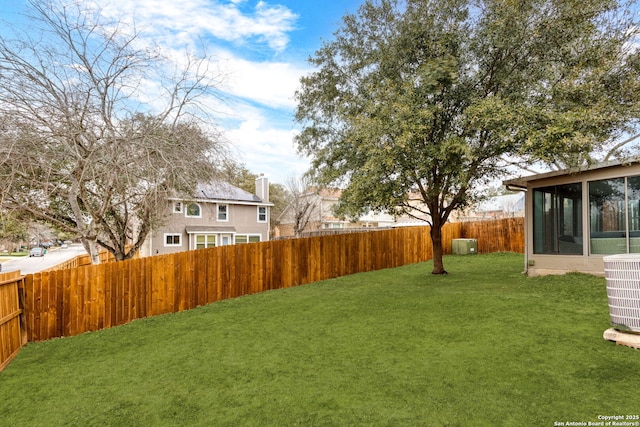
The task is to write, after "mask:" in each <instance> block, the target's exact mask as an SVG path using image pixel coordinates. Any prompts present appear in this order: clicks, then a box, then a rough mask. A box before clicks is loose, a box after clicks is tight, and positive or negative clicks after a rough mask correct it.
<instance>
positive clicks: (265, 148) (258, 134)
mask: <svg viewBox="0 0 640 427" xmlns="http://www.w3.org/2000/svg"><path fill="white" fill-rule="evenodd" d="M297 132H298V131H297V130H295V129H278V128H274V127H271V126H270V125H269V121H268V119H266V118H265V117H263V116H262V115H261V114H260V113H259V112H258V111H256V110H251V109H249V110H247V114H246V116H245V117H244V118H243V120H242V121H241V122H240V123H239V125H237V126H236V127H235V128H233V129H228V130H227V132H226V136H227V139H228V140H229V142H230V143H231V147H232V150H233V152H234V154H236V155H237V156H238V157H239V158H240V159H241V160H242V162H243V163H245V165H246V167H247V168H248V169H249V170H250V171H251V172H253V173H264V174H265V175H267V176H268V177H269V178H270V179H271V180H272V182H279V183H284V182H285V181H286V179H287V178H288V177H290V176H293V175H302V174H303V173H304V172H305V171H306V170H307V169H308V167H309V164H308V162H307V160H305V159H303V158H301V157H299V156H298V154H297V153H296V150H295V147H294V144H293V138H294V136H295V135H296V134H297Z"/></svg>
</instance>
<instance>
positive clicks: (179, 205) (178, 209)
mask: <svg viewBox="0 0 640 427" xmlns="http://www.w3.org/2000/svg"><path fill="white" fill-rule="evenodd" d="M173 213H182V202H175V203H174V204H173Z"/></svg>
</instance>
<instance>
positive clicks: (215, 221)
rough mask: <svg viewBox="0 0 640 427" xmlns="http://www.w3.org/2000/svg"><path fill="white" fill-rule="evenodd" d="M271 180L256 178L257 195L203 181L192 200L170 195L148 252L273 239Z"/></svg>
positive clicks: (227, 185)
mask: <svg viewBox="0 0 640 427" xmlns="http://www.w3.org/2000/svg"><path fill="white" fill-rule="evenodd" d="M272 206H273V203H270V202H269V182H268V179H267V178H266V177H265V176H262V175H261V176H260V177H258V178H257V179H256V194H251V193H249V192H247V191H244V190H242V189H240V188H238V187H234V186H233V185H231V184H229V183H226V182H212V183H208V184H199V185H198V187H197V189H196V192H195V194H194V196H193V198H191V199H183V198H178V197H174V198H170V199H169V200H168V201H167V204H166V209H167V210H168V219H167V220H166V221H165V223H164V225H162V226H161V227H159V228H157V229H155V230H153V231H152V232H151V233H150V237H149V238H148V239H147V244H146V245H145V247H144V248H143V250H142V253H143V254H144V255H156V254H166V253H171V252H181V251H187V250H192V249H202V248H210V247H214V246H224V245H236V244H242V243H253V242H262V241H266V240H269V215H270V208H271V207H272Z"/></svg>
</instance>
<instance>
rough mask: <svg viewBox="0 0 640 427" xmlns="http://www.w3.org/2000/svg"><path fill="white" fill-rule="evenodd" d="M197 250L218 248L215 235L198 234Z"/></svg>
mask: <svg viewBox="0 0 640 427" xmlns="http://www.w3.org/2000/svg"><path fill="white" fill-rule="evenodd" d="M195 238H196V249H204V248H213V247H215V246H216V236H215V234H196V236H195Z"/></svg>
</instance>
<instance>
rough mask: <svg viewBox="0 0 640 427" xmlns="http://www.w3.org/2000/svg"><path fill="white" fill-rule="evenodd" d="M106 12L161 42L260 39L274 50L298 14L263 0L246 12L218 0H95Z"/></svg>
mask: <svg viewBox="0 0 640 427" xmlns="http://www.w3.org/2000/svg"><path fill="white" fill-rule="evenodd" d="M95 3H96V4H97V5H98V6H102V7H103V12H102V13H103V15H104V16H106V17H109V18H113V19H123V20H134V19H135V21H136V25H137V26H138V28H141V29H142V30H143V31H144V32H145V33H147V34H152V35H153V37H154V38H155V39H156V41H157V42H159V43H171V42H170V41H169V40H168V39H170V38H171V39H173V40H174V41H175V37H176V35H178V38H180V37H184V36H187V38H189V37H191V38H198V37H203V38H207V37H215V38H217V39H220V40H225V41H227V42H235V43H239V44H244V43H245V42H246V41H247V40H249V39H253V38H255V39H257V40H258V41H259V42H261V43H265V44H266V45H267V46H269V48H271V49H273V50H274V51H282V50H283V49H284V48H286V46H287V44H288V43H289V36H288V33H289V32H290V31H291V30H293V28H294V23H295V21H296V19H297V15H296V14H294V13H293V12H292V11H291V10H289V9H288V8H286V7H284V6H280V5H275V6H274V5H268V4H267V3H265V2H263V1H260V2H258V4H257V5H256V6H255V8H253V10H249V11H245V10H243V9H241V8H239V7H238V6H239V5H240V4H241V3H242V2H239V1H235V2H232V3H226V4H223V3H221V2H219V1H217V0H137V1H134V2H132V1H131V0H109V1H106V0H96V1H95Z"/></svg>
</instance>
